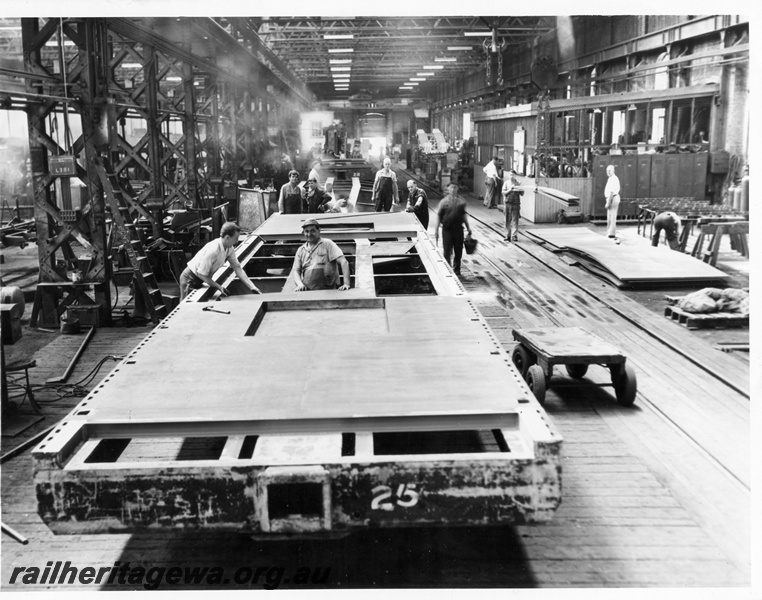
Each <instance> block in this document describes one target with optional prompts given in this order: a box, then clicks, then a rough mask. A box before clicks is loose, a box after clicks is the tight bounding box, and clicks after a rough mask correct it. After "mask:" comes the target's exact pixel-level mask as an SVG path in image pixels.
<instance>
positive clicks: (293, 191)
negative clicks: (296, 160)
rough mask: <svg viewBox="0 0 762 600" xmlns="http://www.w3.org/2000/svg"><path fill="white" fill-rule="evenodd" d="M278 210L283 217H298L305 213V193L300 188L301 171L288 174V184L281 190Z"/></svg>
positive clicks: (292, 171)
mask: <svg viewBox="0 0 762 600" xmlns="http://www.w3.org/2000/svg"><path fill="white" fill-rule="evenodd" d="M278 210H279V211H280V213H281V214H282V215H298V214H301V213H303V212H304V192H303V191H302V188H300V187H299V171H296V170H294V169H292V170H291V171H289V172H288V183H285V184H283V187H281V188H280V196H279V197H278Z"/></svg>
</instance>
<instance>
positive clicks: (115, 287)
mask: <svg viewBox="0 0 762 600" xmlns="http://www.w3.org/2000/svg"><path fill="white" fill-rule="evenodd" d="M111 283H112V284H113V286H114V291H115V292H116V299H115V300H114V305H113V306H112V307H111V312H112V313H113V312H114V311H115V310H116V305H117V304H119V288H118V287H117V285H116V283H115V282H114V279H113V278H112V279H111Z"/></svg>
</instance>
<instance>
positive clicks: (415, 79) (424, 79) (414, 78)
mask: <svg viewBox="0 0 762 600" xmlns="http://www.w3.org/2000/svg"><path fill="white" fill-rule="evenodd" d="M410 81H426V78H425V77H411V78H410Z"/></svg>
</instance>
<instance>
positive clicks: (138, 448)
mask: <svg viewBox="0 0 762 600" xmlns="http://www.w3.org/2000/svg"><path fill="white" fill-rule="evenodd" d="M226 441H227V437H224V436H214V437H211V436H209V437H161V438H155V437H135V438H107V439H103V440H101V441H100V442H99V443H98V445H97V446H96V447H95V449H94V450H93V451H92V452H91V453H90V455H89V456H88V457H87V458H86V459H85V461H84V462H85V463H116V462H120V463H125V462H155V461H197V460H218V459H219V458H220V456H221V455H222V450H223V449H224V447H225V442H226Z"/></svg>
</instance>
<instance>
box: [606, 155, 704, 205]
mask: <svg viewBox="0 0 762 600" xmlns="http://www.w3.org/2000/svg"><path fill="white" fill-rule="evenodd" d="M708 159H709V154H708V153H706V152H703V153H696V154H625V155H619V156H596V157H595V158H594V160H593V195H594V197H593V210H592V215H593V216H594V217H598V218H601V217H605V216H606V199H605V197H604V195H603V191H604V189H605V188H606V180H607V179H608V178H607V176H606V167H607V166H609V165H614V168H615V172H616V174H617V176H618V177H619V182H620V183H621V184H622V193H621V195H622V198H623V199H626V200H633V199H638V198H688V197H692V198H693V199H695V200H705V199H706V178H707V170H708ZM636 213H637V206H636V205H634V204H623V205H622V206H621V207H620V209H619V214H620V215H622V216H625V215H634V214H636Z"/></svg>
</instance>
